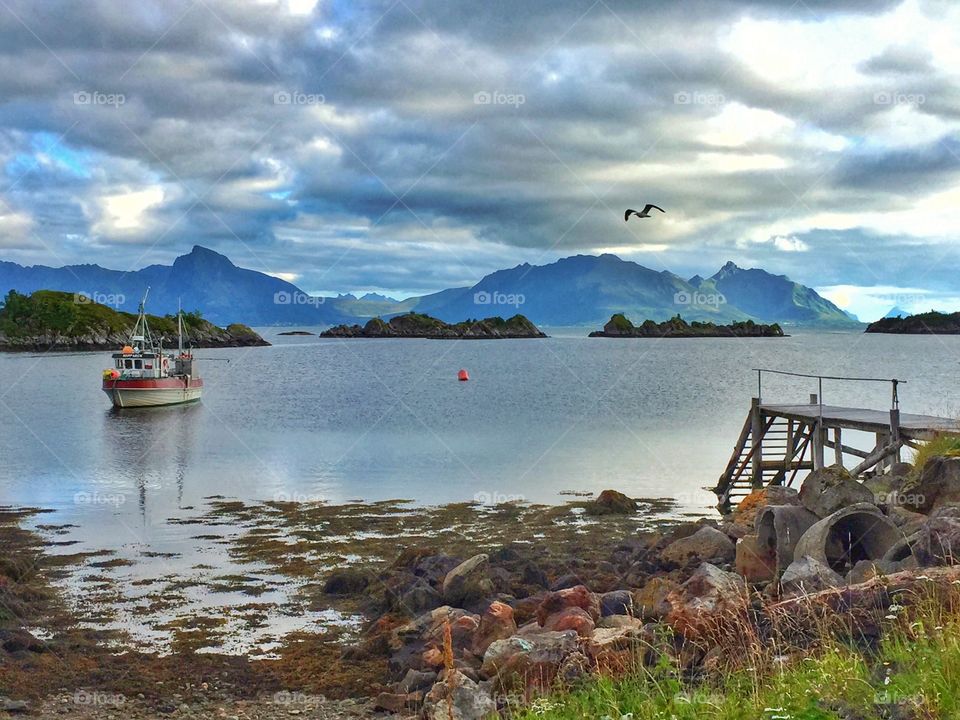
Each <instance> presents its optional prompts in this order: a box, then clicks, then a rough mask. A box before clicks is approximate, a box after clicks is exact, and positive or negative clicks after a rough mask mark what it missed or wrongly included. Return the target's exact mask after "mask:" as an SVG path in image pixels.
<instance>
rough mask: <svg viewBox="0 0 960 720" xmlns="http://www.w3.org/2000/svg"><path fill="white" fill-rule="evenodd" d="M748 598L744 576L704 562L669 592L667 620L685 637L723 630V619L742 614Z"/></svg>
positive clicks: (737, 616)
mask: <svg viewBox="0 0 960 720" xmlns="http://www.w3.org/2000/svg"><path fill="white" fill-rule="evenodd" d="M748 601H749V592H748V590H747V586H746V584H745V582H744V580H743V578H742V577H740V576H739V575H737V574H736V573H731V572H725V571H723V570H721V569H720V568H718V567H716V566H715V565H711V564H710V563H704V564H703V565H701V566H700V567H699V568H698V569H697V571H696V572H695V573H694V574H693V575H692V576H691V577H690V579H689V580H687V582H685V583H684V584H683V585H681V586H680V587H679V589H677V590H675V591H674V592H672V593H670V594H669V595H668V596H667V602H668V603H669V604H670V611H669V612H668V614H667V622H668V623H669V624H670V626H671V627H673V628H674V629H675V630H676V631H677V632H680V633H681V634H683V635H684V636H686V637H696V636H698V635H701V634H710V633H717V632H722V631H723V630H722V627H723V621H724V620H725V619H730V620H733V619H736V618H741V617H742V615H743V613H744V612H745V611H746V608H747V604H748Z"/></svg>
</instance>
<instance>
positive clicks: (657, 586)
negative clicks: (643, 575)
mask: <svg viewBox="0 0 960 720" xmlns="http://www.w3.org/2000/svg"><path fill="white" fill-rule="evenodd" d="M679 587H680V585H679V584H678V583H676V582H674V581H673V580H671V579H670V578H665V577H654V578H650V579H649V580H648V581H647V583H646V584H645V585H644V586H643V587H642V588H640V589H639V590H637V591H636V592H635V593H634V595H633V607H634V608H635V610H636V613H637V615H638V616H639V617H641V618H643V619H644V620H648V621H655V620H662V619H663V618H665V617H666V616H667V613H669V612H670V603H669V602H668V600H667V598H668V597H669V596H670V593H672V592H673V591H675V590H676V589H677V588H679Z"/></svg>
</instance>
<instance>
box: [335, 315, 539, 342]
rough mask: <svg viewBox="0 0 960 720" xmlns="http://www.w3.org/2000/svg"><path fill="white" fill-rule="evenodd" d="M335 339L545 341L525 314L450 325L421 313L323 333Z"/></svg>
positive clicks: (341, 327) (371, 321)
mask: <svg viewBox="0 0 960 720" xmlns="http://www.w3.org/2000/svg"><path fill="white" fill-rule="evenodd" d="M320 337H328V338H330V337H334V338H431V339H439V340H496V339H503V338H545V337H546V335H544V334H543V333H542V332H541V331H540V329H539V328H538V327H537V326H536V325H534V324H533V323H532V322H530V321H529V320H528V319H527V318H525V317H524V316H523V315H514V316H513V317H512V318H508V319H507V320H504V319H503V318H501V317H489V318H485V319H484V320H464V321H463V322H459V323H454V324H449V323H445V322H443V321H442V320H437V319H436V318H433V317H430V316H429V315H423V314H421V313H414V312H411V313H407V314H406V315H397V316H396V317H393V318H390V320H389V321H386V320H383V319H381V318H373V319H372V320H370V321H369V322H368V323H367V324H366V325H364V326H363V327H360V326H359V325H337V326H336V327H333V328H330V329H329V330H325V331H323V332H322V333H320Z"/></svg>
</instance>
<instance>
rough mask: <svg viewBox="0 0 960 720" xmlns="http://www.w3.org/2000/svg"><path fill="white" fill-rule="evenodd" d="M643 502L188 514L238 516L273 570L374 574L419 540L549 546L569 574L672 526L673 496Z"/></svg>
mask: <svg viewBox="0 0 960 720" xmlns="http://www.w3.org/2000/svg"><path fill="white" fill-rule="evenodd" d="M642 505H644V507H643V508H642V511H641V513H639V514H638V515H631V516H608V517H604V518H603V519H602V521H600V520H597V519H594V518H587V517H584V516H583V510H584V509H585V507H586V506H587V504H586V503H584V502H574V503H568V504H566V505H563V506H559V507H558V506H546V505H528V504H521V503H506V504H501V505H496V506H482V505H478V504H476V503H456V504H451V505H445V506H439V507H428V508H418V507H414V506H412V505H411V504H410V503H408V502H406V501H402V500H388V501H383V502H378V503H370V504H361V503H356V504H348V505H339V506H333V505H324V504H318V503H294V502H267V503H262V504H246V503H242V502H238V501H223V500H218V501H215V502H214V503H212V505H211V507H210V509H209V511H208V512H207V513H206V514H205V515H203V516H201V517H199V518H192V519H190V520H189V521H188V522H190V523H195V524H204V525H209V524H216V523H222V522H223V521H224V520H225V519H228V520H229V522H228V524H230V525H232V526H234V527H242V528H243V530H242V531H241V534H240V535H239V536H238V537H235V538H233V539H231V540H230V541H229V548H230V550H229V551H230V554H231V557H233V558H234V559H235V560H238V561H241V562H244V563H249V564H256V563H261V564H264V565H266V566H267V567H269V568H270V569H271V571H272V572H275V573H277V574H279V575H283V576H286V577H289V578H293V579H296V580H301V581H317V580H321V579H323V577H324V576H325V575H326V574H327V573H328V572H329V571H330V570H332V569H334V568H337V567H343V566H344V565H345V564H347V563H350V564H355V565H358V566H361V567H362V569H363V570H365V571H369V572H370V573H371V575H372V574H375V573H376V572H377V571H378V570H380V569H382V568H384V567H386V566H387V564H388V563H390V562H392V561H393V559H394V558H395V557H396V555H397V552H398V547H412V546H429V547H430V548H431V552H433V553H446V554H450V555H460V556H470V555H473V554H475V553H477V552H482V551H488V550H495V549H497V548H500V547H504V546H506V545H510V544H512V543H526V544H530V545H535V546H536V547H538V548H539V549H541V550H542V557H543V562H544V564H545V565H547V566H549V565H550V564H551V563H553V565H554V566H555V568H556V570H557V571H558V572H568V571H570V569H571V568H575V567H580V568H584V567H589V566H591V565H594V564H596V563H597V562H600V561H602V560H605V559H606V557H607V555H608V554H609V549H610V547H611V545H612V544H615V543H616V542H617V541H619V540H621V539H627V538H631V537H633V536H635V535H636V533H637V532H638V531H640V530H644V529H648V528H652V527H663V525H664V521H663V519H662V514H663V513H664V512H666V511H668V510H669V509H670V508H671V507H672V506H671V505H670V503H669V501H666V500H649V501H645V502H644V503H642ZM644 518H650V519H649V520H645V519H644ZM306 598H307V600H308V603H309V605H310V606H311V607H312V608H316V607H319V606H320V605H321V602H320V598H318V597H317V596H316V595H315V590H314V591H311V590H310V589H308V590H307V594H306ZM351 609H353V608H351Z"/></svg>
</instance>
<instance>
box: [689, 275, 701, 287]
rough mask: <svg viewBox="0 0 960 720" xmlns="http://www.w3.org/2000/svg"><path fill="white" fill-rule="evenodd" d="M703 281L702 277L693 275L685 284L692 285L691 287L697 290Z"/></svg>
mask: <svg viewBox="0 0 960 720" xmlns="http://www.w3.org/2000/svg"><path fill="white" fill-rule="evenodd" d="M703 280H704V278H703V276H702V275H694V276H693V277H692V278H690V279H689V280H687V282H688V283H690V284H691V285H693V287H695V288H698V287H700V286H701V285H703Z"/></svg>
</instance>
